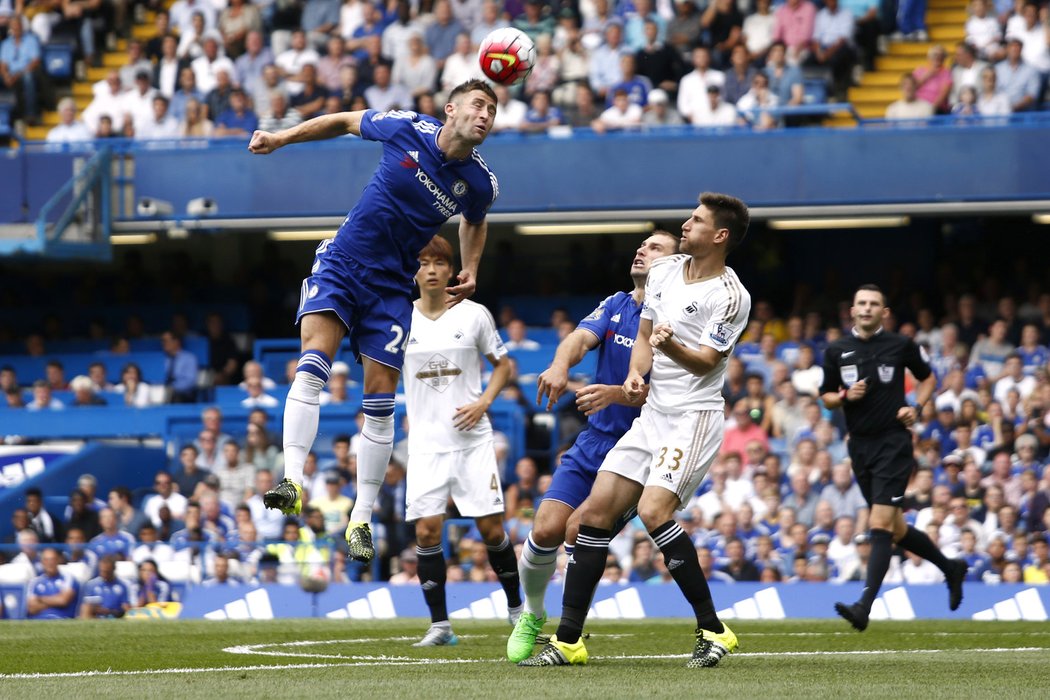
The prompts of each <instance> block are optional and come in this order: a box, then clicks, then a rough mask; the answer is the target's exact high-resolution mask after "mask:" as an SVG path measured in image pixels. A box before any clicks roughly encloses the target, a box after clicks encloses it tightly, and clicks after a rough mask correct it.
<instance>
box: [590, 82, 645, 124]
mask: <svg viewBox="0 0 1050 700" xmlns="http://www.w3.org/2000/svg"><path fill="white" fill-rule="evenodd" d="M641 123H642V108H641V106H640V105H637V104H634V103H632V102H631V98H630V96H629V95H628V94H627V91H626V90H624V89H623V88H616V89H615V90H614V91H613V103H612V106H611V107H609V108H608V109H606V110H605V111H604V112H602V113H601V115H600V116H599V117H598V118H597V119H596V120H595V121H594V123H593V124H591V128H592V129H594V131H595V132H596V133H599V134H602V133H605V132H606V131H618V130H620V129H631V128H634V127H637V126H640V125H641Z"/></svg>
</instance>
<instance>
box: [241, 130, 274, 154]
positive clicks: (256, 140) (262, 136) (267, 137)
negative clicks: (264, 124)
mask: <svg viewBox="0 0 1050 700" xmlns="http://www.w3.org/2000/svg"><path fill="white" fill-rule="evenodd" d="M277 147H278V144H277V139H275V138H274V135H273V134H271V133H269V132H267V131H256V132H255V133H254V134H252V140H251V141H249V142H248V150H249V151H251V152H252V153H255V154H258V155H266V154H267V153H273V152H274V151H276V150H277Z"/></svg>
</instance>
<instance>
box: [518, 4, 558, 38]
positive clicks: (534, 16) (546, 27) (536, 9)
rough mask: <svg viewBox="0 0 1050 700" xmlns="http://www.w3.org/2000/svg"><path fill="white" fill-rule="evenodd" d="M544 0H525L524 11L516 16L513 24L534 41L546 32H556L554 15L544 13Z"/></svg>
mask: <svg viewBox="0 0 1050 700" xmlns="http://www.w3.org/2000/svg"><path fill="white" fill-rule="evenodd" d="M543 10H544V3H543V2H542V0H525V6H524V8H523V12H522V13H521V14H520V15H518V16H517V17H515V18H514V21H513V23H512V24H513V26H514V27H515V28H516V29H520V30H521V31H523V32H525V33H526V34H528V35H529V38H530V39H532V40H533V41H534V42H535V41H536V40H537V39H539V38H540V36H541V35H544V34H553V33H554V17H553V16H551V15H550V14H544V12H543Z"/></svg>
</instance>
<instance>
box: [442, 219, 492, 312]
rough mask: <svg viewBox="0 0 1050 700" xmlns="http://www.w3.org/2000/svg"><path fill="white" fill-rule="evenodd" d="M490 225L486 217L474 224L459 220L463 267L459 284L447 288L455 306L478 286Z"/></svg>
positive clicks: (449, 302)
mask: <svg viewBox="0 0 1050 700" xmlns="http://www.w3.org/2000/svg"><path fill="white" fill-rule="evenodd" d="M488 232H489V225H488V222H487V221H486V220H485V219H482V220H481V221H479V222H478V223H476V224H472V223H471V222H469V221H467V220H466V219H465V218H464V219H460V222H459V256H460V259H461V260H462V263H463V269H462V270H460V271H459V274H458V275H456V280H457V281H458V282H459V284H456V285H454V286H452V287H448V288H446V291H447V292H448V294H449V300H448V301H447V302H446V303H447V304H448V306H449V307H453V306H455V305H456V304H458V303H459V302H461V301H463V300H464V299H466V298H468V297H470V296H471V295H472V294H473V293H474V290H475V289H477V286H478V265H480V264H481V253H482V251H483V250H485V239H486V238H487V237H488Z"/></svg>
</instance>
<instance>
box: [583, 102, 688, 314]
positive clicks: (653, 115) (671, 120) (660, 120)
mask: <svg viewBox="0 0 1050 700" xmlns="http://www.w3.org/2000/svg"><path fill="white" fill-rule="evenodd" d="M684 123H685V122H684V121H683V120H682V116H681V115H680V114H678V111H677V110H676V109H675V108H674V107H672V106H671V98H670V97H669V96H668V95H667V93H666V92H665V91H664V90H662V89H660V88H654V89H653V90H652V92H650V93H649V107H648V109H646V110H645V114H643V115H642V124H643V125H645V126H680V125H681V124H684ZM571 325H572V324H571V322H570V326H571ZM570 332H571V328H570Z"/></svg>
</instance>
